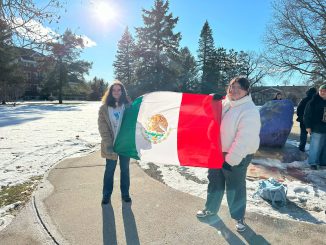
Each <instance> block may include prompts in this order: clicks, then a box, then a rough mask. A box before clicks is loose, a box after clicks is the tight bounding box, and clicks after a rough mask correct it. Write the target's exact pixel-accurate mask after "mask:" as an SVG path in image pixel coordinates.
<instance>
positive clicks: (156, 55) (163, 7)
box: [136, 0, 181, 92]
mask: <svg viewBox="0 0 326 245" xmlns="http://www.w3.org/2000/svg"><path fill="white" fill-rule="evenodd" d="M168 10H169V2H168V1H165V2H164V1H163V0H155V2H154V7H153V8H152V9H151V10H145V9H143V15H142V17H143V21H144V27H139V28H136V32H137V39H138V42H137V50H136V53H137V56H138V58H139V59H138V61H137V65H136V66H137V70H136V76H137V80H138V82H139V84H138V86H139V87H140V90H141V91H142V92H148V91H155V90H178V88H177V80H176V79H177V77H178V67H176V66H174V65H173V62H174V61H175V60H174V59H175V57H176V54H178V50H179V42H180V39H181V34H180V33H179V32H178V33H174V32H173V29H174V27H175V26H176V24H177V22H178V18H173V16H172V13H170V14H168Z"/></svg>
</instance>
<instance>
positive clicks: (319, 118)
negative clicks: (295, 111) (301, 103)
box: [303, 84, 326, 170]
mask: <svg viewBox="0 0 326 245" xmlns="http://www.w3.org/2000/svg"><path fill="white" fill-rule="evenodd" d="M303 122H304V124H305V126H306V130H307V132H308V133H309V134H311V138H310V148H309V158H308V163H309V164H310V167H311V169H314V170H317V169H318V168H319V165H326V84H323V85H321V86H320V87H319V90H318V94H316V95H314V96H313V97H312V99H311V100H310V101H309V102H308V104H307V106H306V109H305V111H304V115H303Z"/></svg>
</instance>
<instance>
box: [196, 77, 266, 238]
mask: <svg viewBox="0 0 326 245" xmlns="http://www.w3.org/2000/svg"><path fill="white" fill-rule="evenodd" d="M249 87H250V84H249V81H248V80H247V79H246V78H243V77H236V78H234V79H232V80H231V81H230V83H229V86H228V89H227V95H226V97H225V98H224V99H223V100H222V120H221V126H220V134H221V143H222V151H223V154H224V159H225V161H224V163H223V168H222V169H209V170H208V181H209V183H208V189H207V201H206V204H205V208H204V209H203V210H200V211H198V212H197V217H198V218H204V217H208V216H212V215H216V214H217V212H218V210H219V208H220V205H221V202H222V198H223V195H224V191H225V190H226V197H227V202H228V206H229V211H230V214H231V217H232V218H233V219H234V220H236V222H237V224H236V229H237V231H239V232H241V231H244V230H245V229H246V226H245V223H244V216H245V211H246V173H247V168H248V165H249V163H250V162H251V159H252V158H253V154H254V153H255V152H256V151H257V149H258V147H259V141H260V140H259V133H260V127H261V124H260V115H259V111H258V109H257V107H256V106H255V104H254V103H253V101H252V99H251V95H250V93H249Z"/></svg>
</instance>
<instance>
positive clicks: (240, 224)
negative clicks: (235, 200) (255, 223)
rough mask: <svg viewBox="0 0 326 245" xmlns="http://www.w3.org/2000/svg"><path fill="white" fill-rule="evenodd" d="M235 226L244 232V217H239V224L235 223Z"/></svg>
mask: <svg viewBox="0 0 326 245" xmlns="http://www.w3.org/2000/svg"><path fill="white" fill-rule="evenodd" d="M235 228H236V229H237V231H238V232H243V231H245V230H246V228H247V227H246V223H245V222H244V219H239V220H238V221H237V224H236V225H235Z"/></svg>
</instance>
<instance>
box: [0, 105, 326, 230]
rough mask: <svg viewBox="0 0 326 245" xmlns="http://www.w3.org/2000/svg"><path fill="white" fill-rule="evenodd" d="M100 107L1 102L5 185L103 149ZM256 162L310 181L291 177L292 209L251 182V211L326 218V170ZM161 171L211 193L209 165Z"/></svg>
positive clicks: (0, 169)
mask: <svg viewBox="0 0 326 245" xmlns="http://www.w3.org/2000/svg"><path fill="white" fill-rule="evenodd" d="M99 106H100V102H78V103H77V102H70V103H67V102H66V104H63V105H58V104H44V103H24V104H22V105H17V106H16V107H13V106H0V151H1V154H0V187H4V186H12V185H17V184H19V183H24V182H26V181H28V180H29V179H30V178H31V177H33V176H40V175H44V173H45V172H46V171H48V170H50V169H51V168H52V167H53V166H54V165H55V164H56V163H58V162H59V161H61V160H62V159H64V158H67V157H76V156H82V155H85V154H89V153H90V152H93V151H95V150H98V149H99V142H100V137H99V133H98V130H97V113H98V107H99ZM294 144H296V142H294ZM255 163H256V164H260V165H266V166H268V165H273V166H275V167H278V168H286V167H295V168H298V169H301V170H302V171H305V172H306V173H307V176H308V178H309V180H310V183H309V184H307V183H301V182H299V181H290V180H286V181H285V183H286V184H287V186H288V188H289V190H288V199H289V200H290V202H289V203H288V205H287V206H286V207H282V208H280V209H273V208H272V207H271V205H270V204H268V203H266V202H265V201H263V200H261V199H260V198H257V197H256V198H255V197H253V194H254V193H255V191H256V190H257V187H258V182H259V181H258V180H255V181H249V180H247V187H248V207H247V210H248V211H249V212H258V213H262V214H265V215H272V216H275V217H281V218H288V219H296V220H303V221H307V222H312V223H319V222H320V221H322V222H326V214H325V210H326V193H325V191H326V179H325V178H326V170H325V169H323V170H319V171H310V170H309V168H307V163H306V162H294V163H290V164H284V163H280V162H279V161H277V160H271V159H265V160H259V161H256V162H255ZM140 166H141V167H142V168H144V169H146V168H150V166H151V165H150V164H147V163H142V162H141V163H140ZM156 171H160V172H161V175H162V178H163V180H164V182H165V183H166V184H167V185H169V186H171V187H173V188H175V189H178V190H180V191H183V192H187V193H190V194H192V195H196V196H199V197H202V198H205V197H206V188H207V178H206V176H207V170H206V169H200V168H185V167H176V166H169V165H158V169H157V170H156ZM11 207H12V205H11V206H10V205H8V206H6V207H0V230H1V229H3V228H4V227H5V226H6V225H7V224H8V222H9V221H10V218H11V217H12V216H10V215H8V211H7V210H9V209H10V208H11ZM194 212H195V210H194Z"/></svg>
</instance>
